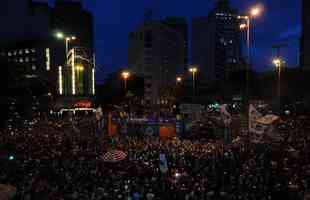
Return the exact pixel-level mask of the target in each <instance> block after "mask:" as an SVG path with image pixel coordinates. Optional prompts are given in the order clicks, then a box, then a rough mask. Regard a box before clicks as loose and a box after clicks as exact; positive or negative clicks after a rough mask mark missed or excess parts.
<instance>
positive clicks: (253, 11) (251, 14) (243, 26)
mask: <svg viewBox="0 0 310 200" xmlns="http://www.w3.org/2000/svg"><path fill="white" fill-rule="evenodd" d="M261 12H262V7H261V6H255V7H253V8H252V9H251V10H250V12H249V13H248V15H245V16H238V19H241V20H245V21H246V23H242V24H240V29H241V30H244V29H246V30H247V36H246V46H247V64H248V66H247V70H246V94H247V97H248V98H249V84H250V83H249V82H250V71H251V38H250V33H251V19H253V18H255V17H257V16H259V15H260V13H261Z"/></svg>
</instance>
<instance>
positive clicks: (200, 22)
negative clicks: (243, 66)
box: [192, 0, 242, 82]
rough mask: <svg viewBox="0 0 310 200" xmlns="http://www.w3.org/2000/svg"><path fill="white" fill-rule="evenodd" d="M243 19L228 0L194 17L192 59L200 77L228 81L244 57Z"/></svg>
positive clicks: (202, 79)
mask: <svg viewBox="0 0 310 200" xmlns="http://www.w3.org/2000/svg"><path fill="white" fill-rule="evenodd" d="M241 57H242V56H241V32H240V20H239V19H238V17H237V12H236V11H235V10H234V9H232V8H231V7H230V5H229V2H228V1H224V0H223V1H219V2H218V3H217V4H216V5H215V8H214V9H213V10H212V11H211V12H210V13H209V16H208V17H201V18H196V19H193V21H192V63H193V64H195V65H197V66H198V68H199V76H200V79H201V81H202V82H203V81H204V80H209V81H225V80H226V77H228V74H229V73H230V72H231V71H233V70H234V69H235V68H238V65H239V64H240V62H241V60H242V58H241Z"/></svg>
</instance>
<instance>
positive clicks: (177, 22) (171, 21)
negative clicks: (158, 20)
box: [163, 17, 188, 69]
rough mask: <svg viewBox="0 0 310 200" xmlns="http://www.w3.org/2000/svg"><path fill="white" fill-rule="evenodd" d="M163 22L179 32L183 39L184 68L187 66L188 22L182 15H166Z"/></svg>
mask: <svg viewBox="0 0 310 200" xmlns="http://www.w3.org/2000/svg"><path fill="white" fill-rule="evenodd" d="M163 22H164V23H165V24H167V25H169V26H170V27H171V28H173V29H174V30H176V31H177V32H179V33H181V34H182V36H183V40H184V69H185V68H186V67H187V66H188V24H187V21H186V19H185V18H183V17H167V18H166V19H164V20H163Z"/></svg>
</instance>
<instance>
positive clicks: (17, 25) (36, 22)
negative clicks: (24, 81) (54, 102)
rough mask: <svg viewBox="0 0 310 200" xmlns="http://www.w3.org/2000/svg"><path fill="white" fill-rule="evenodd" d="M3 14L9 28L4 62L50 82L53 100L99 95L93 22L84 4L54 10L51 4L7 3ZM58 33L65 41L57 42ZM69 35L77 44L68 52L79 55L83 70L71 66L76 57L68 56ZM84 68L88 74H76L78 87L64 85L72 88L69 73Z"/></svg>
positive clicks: (3, 40)
mask: <svg viewBox="0 0 310 200" xmlns="http://www.w3.org/2000/svg"><path fill="white" fill-rule="evenodd" d="M0 12H1V13H4V15H1V17H0V24H1V25H2V27H6V28H5V29H2V31H1V32H0V54H1V55H2V56H3V57H4V58H6V59H7V60H8V61H10V62H16V63H18V64H19V66H21V65H22V66H24V68H25V70H24V72H25V75H26V76H30V77H31V76H32V75H34V74H36V75H40V78H42V79H44V80H47V81H48V83H49V84H48V87H49V91H50V92H51V93H52V94H53V96H92V95H94V94H95V91H94V85H95V83H94V81H95V80H94V77H95V76H94V73H95V68H94V60H93V59H92V58H93V53H94V47H93V18H92V15H91V14H90V13H89V12H88V11H86V10H85V9H83V7H82V4H81V3H80V1H69V0H57V1H56V2H55V5H54V7H50V6H49V5H48V3H42V2H33V1H32V0H3V2H1V7H0ZM56 32H62V33H63V35H64V38H62V39H57V38H56V37H55V33H56ZM69 35H70V36H71V35H74V36H75V37H76V40H75V41H71V42H70V43H69V42H68V49H69V50H70V51H68V52H75V54H76V55H77V56H76V57H75V58H74V59H73V60H74V61H75V62H73V63H75V64H77V65H79V66H80V67H76V66H72V64H71V63H72V62H67V61H68V60H70V59H71V58H70V55H72V54H69V53H68V54H67V55H66V45H65V44H66V36H69ZM80 49H83V53H81V51H80ZM71 60H72V59H71ZM81 60H83V61H81ZM81 66H83V69H85V70H83V71H82V70H80V71H76V73H74V74H78V77H76V80H77V81H76V84H77V85H75V86H73V85H64V84H67V83H68V84H72V81H71V82H66V80H65V79H64V78H65V77H68V76H69V75H70V74H65V73H66V72H67V71H70V70H71V71H72V69H75V70H77V69H82V67H81ZM67 68H70V70H67ZM75 70H73V71H75ZM71 77H72V76H71ZM63 79H64V80H63ZM65 88H77V92H76V93H75V94H74V93H73V92H72V89H71V93H69V92H67V91H68V90H66V89H65Z"/></svg>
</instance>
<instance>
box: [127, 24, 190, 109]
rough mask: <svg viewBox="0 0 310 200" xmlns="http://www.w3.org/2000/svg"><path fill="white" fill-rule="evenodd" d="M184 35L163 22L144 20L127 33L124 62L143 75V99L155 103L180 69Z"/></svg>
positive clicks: (169, 86)
mask: <svg viewBox="0 0 310 200" xmlns="http://www.w3.org/2000/svg"><path fill="white" fill-rule="evenodd" d="M184 55H185V53H184V37H183V35H182V33H180V32H179V31H176V30H175V29H174V28H171V27H170V26H169V25H167V24H165V23H164V22H163V21H160V20H158V21H148V22H145V23H143V24H141V25H139V26H138V28H137V29H136V31H135V32H132V33H130V34H129V49H128V64H129V68H130V69H131V70H132V71H133V72H134V73H135V74H137V75H138V76H141V77H143V78H144V83H145V84H144V85H145V90H144V98H145V99H146V101H147V102H149V103H152V104H155V103H158V101H162V100H163V99H162V98H163V96H164V95H163V94H164V93H165V92H167V91H169V90H170V89H171V88H173V87H174V86H175V80H176V75H177V74H179V73H181V72H183V70H184V69H183V68H184V67H183V66H184V57H185V56H184Z"/></svg>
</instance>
